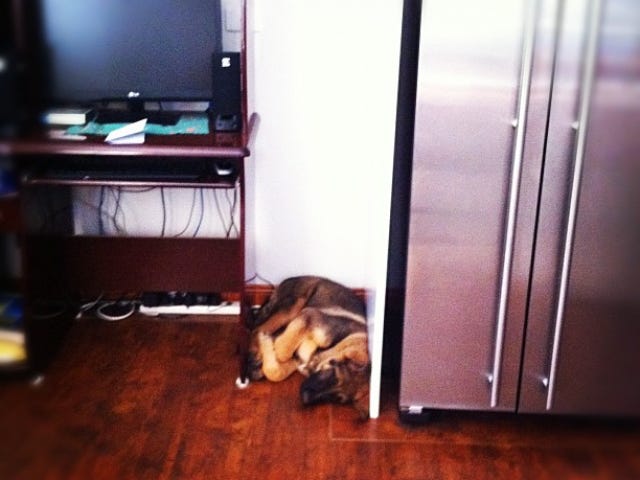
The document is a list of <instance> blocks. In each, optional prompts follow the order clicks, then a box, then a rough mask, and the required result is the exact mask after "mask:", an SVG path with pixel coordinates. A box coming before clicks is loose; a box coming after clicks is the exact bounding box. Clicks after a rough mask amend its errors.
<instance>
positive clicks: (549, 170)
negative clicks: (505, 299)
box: [519, 0, 640, 415]
mask: <svg viewBox="0 0 640 480" xmlns="http://www.w3.org/2000/svg"><path fill="white" fill-rule="evenodd" d="M587 3H588V2H583V1H582V0H571V1H568V2H567V10H566V12H565V14H564V15H563V18H564V24H563V27H562V28H563V34H562V35H563V38H562V42H561V43H562V48H561V49H560V51H559V56H558V67H557V73H556V85H554V91H553V95H552V107H551V117H550V129H549V138H548V145H547V156H546V164H545V172H544V183H543V189H542V195H541V207H540V221H539V228H538V236H537V248H536V253H535V260H534V269H533V282H532V290H531V304H530V313H529V321H528V326H527V333H526V344H525V345H526V346H525V355H524V363H523V374H522V394H521V398H520V405H519V410H520V411H524V412H553V413H576V414H605V415H629V414H635V415H638V414H640V375H638V367H639V366H640V210H639V208H640V2H637V0H608V1H605V2H603V3H602V4H601V11H600V15H597V13H598V12H597V8H594V9H591V10H590V9H588V8H585V5H587ZM594 5H597V3H594ZM593 15H597V16H596V17H593V18H596V21H594V22H593V23H592V24H591V26H590V23H589V17H590V16H593ZM580 22H583V25H584V26H583V27H581V26H580ZM594 29H595V30H594ZM590 33H591V34H594V35H595V37H594V38H595V39H596V40H597V43H596V44H595V50H594V56H593V58H594V65H593V72H592V74H590V73H589V72H588V69H589V65H588V63H589V51H588V50H589V41H588V40H587V41H585V42H582V39H584V38H586V39H588V38H589V36H590ZM577 51H579V52H580V53H577ZM578 60H580V61H578ZM590 82H593V83H592V87H591V88H589V83H590ZM585 102H586V103H585ZM587 107H588V108H587ZM585 117H586V118H585ZM574 122H577V123H574ZM572 127H573V128H572Z"/></svg>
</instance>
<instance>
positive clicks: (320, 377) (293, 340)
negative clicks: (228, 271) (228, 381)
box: [249, 276, 369, 414]
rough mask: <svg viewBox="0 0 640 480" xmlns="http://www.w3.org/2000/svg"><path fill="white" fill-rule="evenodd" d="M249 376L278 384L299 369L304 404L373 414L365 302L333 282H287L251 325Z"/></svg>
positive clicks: (307, 279)
mask: <svg viewBox="0 0 640 480" xmlns="http://www.w3.org/2000/svg"><path fill="white" fill-rule="evenodd" d="M252 327H253V331H252V341H251V347H250V352H249V376H250V378H251V379H253V380H257V379H260V378H266V379H268V380H270V381H274V382H278V381H282V380H284V379H285V378H288V377H289V376H290V375H291V374H292V373H293V372H295V371H296V370H297V371H300V372H301V373H303V374H304V375H306V376H307V377H308V378H307V380H305V382H303V385H302V388H301V396H302V400H303V403H305V404H309V403H316V402H319V401H337V402H341V403H347V402H353V403H354V404H355V405H356V407H357V408H358V410H359V411H360V413H361V414H364V413H368V405H366V403H367V398H368V387H369V354H368V341H367V329H366V317H365V308H364V303H363V302H362V300H361V299H359V298H358V297H357V296H356V295H355V294H354V293H353V292H352V291H351V290H350V289H348V288H346V287H344V286H343V285H340V284H338V283H336V282H333V281H331V280H328V279H325V278H321V277H313V276H304V277H293V278H289V279H286V280H285V281H283V282H282V283H281V284H280V285H279V286H278V287H277V288H276V289H275V291H274V292H273V294H272V295H271V296H270V298H269V300H268V301H267V302H266V303H265V304H264V305H263V306H262V307H261V308H260V310H259V311H258V313H257V316H256V318H255V322H254V325H252Z"/></svg>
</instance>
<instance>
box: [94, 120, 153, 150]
mask: <svg viewBox="0 0 640 480" xmlns="http://www.w3.org/2000/svg"><path fill="white" fill-rule="evenodd" d="M146 125H147V119H146V118H144V119H142V120H138V121H137V122H133V123H130V124H129V125H125V126H124V127H120V128H118V129H116V130H114V131H113V132H111V133H110V134H109V135H107V138H105V139H104V141H105V142H107V143H111V144H113V145H132V144H140V143H144V138H145V135H144V128H145V127H146Z"/></svg>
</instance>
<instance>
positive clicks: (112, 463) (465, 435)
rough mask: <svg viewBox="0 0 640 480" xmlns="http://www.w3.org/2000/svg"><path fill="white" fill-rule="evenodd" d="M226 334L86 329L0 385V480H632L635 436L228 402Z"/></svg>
mask: <svg viewBox="0 0 640 480" xmlns="http://www.w3.org/2000/svg"><path fill="white" fill-rule="evenodd" d="M235 330H236V329H235V325H234V323H233V322H231V321H229V320H226V321H224V320H219V321H213V322H211V321H207V322H205V321H196V322H183V321H175V320H156V319H149V318H146V317H142V318H140V317H137V318H131V319H127V320H124V321H121V322H104V321H100V320H92V319H84V320H80V321H78V322H77V323H76V324H75V325H74V326H73V327H72V329H71V331H70V332H69V335H68V337H67V340H66V342H65V344H64V345H63V348H62V350H61V351H60V353H59V355H58V356H57V357H56V359H55V361H54V362H53V363H52V365H51V366H50V368H49V369H48V370H47V371H46V373H45V376H44V380H43V381H42V382H41V383H40V384H39V385H37V386H34V385H31V384H30V383H29V382H28V381H25V380H15V379H14V380H11V381H7V380H4V381H2V382H0V479H7V480H8V479H28V480H31V479H82V480H87V479H199V478H206V479H219V478H224V479H278V480H283V479H293V478H305V479H341V480H342V479H360V480H361V479H385V478H394V479H448V478H451V479H474V480H475V479H492V480H494V479H499V478H505V479H518V478H527V479H547V478H548V479H554V480H555V479H577V478H597V479H640V424H639V423H638V422H630V421H617V422H611V421H607V422H605V421H602V420H584V419H582V420H581V419H573V418H548V417H543V418H541V417H530V416H512V415H495V414H491V415H490V414H472V413H454V412H448V413H442V414H440V415H438V416H435V417H434V418H433V419H432V421H431V422H430V423H429V424H427V425H422V426H407V425H403V424H401V423H399V421H398V417H397V413H396V411H395V394H394V392H393V390H392V389H391V390H390V391H386V392H385V393H384V395H383V410H382V415H381V417H380V418H379V419H377V420H369V421H366V422H360V421H358V420H357V418H356V414H355V411H353V410H352V409H350V408H349V407H344V406H326V405H325V406H320V407H314V408H308V409H305V408H303V407H302V406H301V405H300V403H299V401H298V392H297V391H298V386H299V384H300V380H301V377H299V376H295V377H292V378H290V379H288V380H286V381H285V382H283V383H280V384H270V383H262V382H258V383H254V384H252V385H250V387H249V388H247V389H245V390H238V389H237V388H236V387H235V385H234V381H235V378H236V376H237V374H238V366H237V365H238V359H237V357H236V353H235V348H236V343H235V336H234V335H235Z"/></svg>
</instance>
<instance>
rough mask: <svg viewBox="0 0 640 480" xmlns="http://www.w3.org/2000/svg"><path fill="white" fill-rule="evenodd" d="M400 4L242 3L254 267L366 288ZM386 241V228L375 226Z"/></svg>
mask: <svg viewBox="0 0 640 480" xmlns="http://www.w3.org/2000/svg"><path fill="white" fill-rule="evenodd" d="M401 13H402V2H401V1H399V0H398V1H394V0H253V1H252V2H249V29H250V30H251V31H252V32H253V35H252V38H251V41H250V42H249V55H250V61H252V62H253V65H252V71H251V75H250V77H249V83H250V109H253V110H254V111H256V112H258V113H259V114H260V117H261V123H260V127H259V132H258V135H257V138H256V144H255V147H254V155H253V156H252V159H251V161H252V162H254V165H253V168H254V170H253V172H254V174H255V178H254V181H255V184H254V188H255V192H254V195H253V201H254V204H253V205H251V206H250V207H249V208H253V209H254V215H255V218H254V222H255V224H254V232H253V233H254V235H255V239H254V240H255V245H254V248H255V250H256V251H255V258H256V270H257V273H259V274H260V275H261V276H262V277H264V278H267V279H269V280H271V281H273V282H274V283H277V282H279V281H281V280H282V279H284V278H286V277H287V276H291V275H297V274H311V273H313V274H321V275H326V276H329V277H331V278H333V279H335V280H338V281H341V282H343V283H346V284H348V285H351V286H354V287H367V288H371V287H374V286H375V271H376V257H377V256H378V255H379V253H380V252H379V251H378V250H379V248H380V245H379V241H380V240H381V238H380V235H381V234H382V230H381V229H380V223H383V224H385V228H386V225H388V223H387V221H386V215H387V213H388V212H387V210H388V205H387V203H386V202H387V201H388V200H387V195H388V192H389V188H390V180H391V164H392V157H393V138H394V125H395V106H396V91H397V75H398V60H399V42H400V27H401ZM383 236H385V238H384V241H386V230H385V233H384V235H383Z"/></svg>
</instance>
